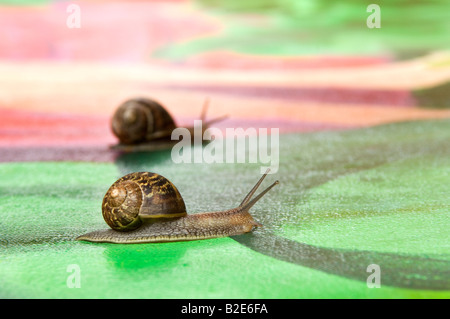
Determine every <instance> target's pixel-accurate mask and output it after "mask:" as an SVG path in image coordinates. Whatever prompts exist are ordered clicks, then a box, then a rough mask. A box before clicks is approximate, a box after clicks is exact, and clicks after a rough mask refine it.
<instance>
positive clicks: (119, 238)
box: [77, 170, 279, 244]
mask: <svg viewBox="0 0 450 319" xmlns="http://www.w3.org/2000/svg"><path fill="white" fill-rule="evenodd" d="M268 172H269V170H267V171H266V173H265V174H264V175H263V176H262V177H261V178H260V179H259V181H258V182H257V183H256V185H255V186H254V187H253V188H252V190H251V191H250V192H249V193H248V195H247V196H245V198H244V200H243V201H242V202H241V204H240V205H239V206H238V207H236V208H232V209H228V210H224V211H218V212H205V213H196V214H189V215H188V214H187V213H186V206H185V203H184V201H183V198H182V197H181V195H180V192H179V191H178V189H177V188H176V187H175V185H173V184H172V183H171V182H170V181H169V180H168V179H167V178H165V177H163V176H162V175H159V174H156V173H150V172H136V173H131V174H127V175H125V176H123V177H122V178H119V179H118V180H117V181H116V182H114V183H113V184H112V185H111V187H110V188H109V189H108V191H107V192H106V194H105V197H104V198H103V202H102V215H103V218H104V220H105V221H106V223H107V224H108V225H109V226H110V227H111V229H107V230H98V231H93V232H90V233H87V234H85V235H81V236H79V237H78V238H77V240H84V241H90V242H109V243H125V244H129V243H148V242H172V241H188V240H199V239H208V238H217V237H227V236H234V235H240V234H243V233H247V232H250V231H252V230H253V228H254V227H261V226H262V225H261V224H259V223H258V222H257V221H255V220H254V219H253V217H252V216H251V215H250V213H249V210H250V208H251V207H252V206H253V205H254V204H255V203H256V202H257V201H258V200H260V199H261V197H263V196H264V195H265V194H266V193H267V192H268V191H269V190H270V189H271V188H272V187H274V186H275V185H277V184H278V183H279V182H278V181H275V182H274V183H273V184H272V185H270V186H269V187H267V188H266V189H265V190H264V191H262V192H261V193H260V194H259V195H258V196H256V197H255V198H253V199H252V196H253V195H254V194H255V192H256V190H257V188H258V187H259V185H260V184H261V183H262V181H263V179H264V178H265V177H266V175H267V174H268Z"/></svg>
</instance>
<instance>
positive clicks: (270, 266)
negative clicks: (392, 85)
mask: <svg viewBox="0 0 450 319" xmlns="http://www.w3.org/2000/svg"><path fill="white" fill-rule="evenodd" d="M449 124H450V121H448V120H447V121H426V122H417V123H402V124H395V125H385V126H380V127H374V128H370V129H362V130H355V131H347V132H322V133H313V134H292V135H284V136H281V137H280V168H279V171H278V173H277V174H276V175H270V176H268V177H267V180H266V181H265V183H264V185H266V184H268V183H270V182H271V181H273V180H274V179H279V180H280V181H281V184H280V185H279V186H278V187H277V188H276V189H274V190H272V191H271V192H270V194H268V195H267V196H266V197H265V198H264V199H263V200H262V201H261V202H260V203H258V204H257V205H256V206H255V207H254V208H253V209H252V212H253V215H254V216H255V218H256V219H257V220H258V221H260V222H261V223H262V224H264V225H265V227H264V228H263V229H258V230H257V231H256V232H254V233H252V234H248V235H244V236H236V237H233V238H221V239H212V240H204V241H196V242H184V243H183V242H182V243H167V244H134V245H115V244H93V243H86V242H78V241H74V238H75V237H76V236H78V235H80V234H83V233H85V232H87V231H91V230H95V229H99V228H105V227H107V226H106V224H105V223H104V222H103V219H102V217H101V213H100V206H101V200H102V197H103V195H104V193H105V192H106V190H107V189H108V187H109V186H110V185H111V184H112V183H113V182H114V181H115V180H116V179H117V178H118V177H120V176H122V175H123V174H125V173H127V172H130V171H138V170H148V171H155V172H158V173H161V174H162V175H164V176H166V177H167V178H169V179H170V180H171V181H172V182H173V183H174V184H175V185H176V186H177V188H178V189H179V191H180V192H181V194H182V195H183V197H184V199H185V201H186V206H187V209H188V212H192V213H194V212H199V211H209V210H219V209H222V208H230V207H232V206H235V205H238V204H239V203H240V201H241V200H242V198H243V197H244V196H245V194H246V192H247V191H248V189H249V188H250V187H251V186H253V184H254V182H256V180H257V179H258V178H259V166H257V165H255V164H235V165H231V164H221V165H219V164H214V165H206V164H183V165H182V164H174V163H173V162H172V161H171V158H170V152H159V153H154V154H146V153H141V154H138V155H137V154H129V155H126V156H123V157H121V158H119V159H118V160H117V162H116V163H70V162H59V163H4V164H1V165H0V176H1V179H0V215H1V219H0V228H1V229H2V232H1V248H0V249H1V250H0V274H1V276H0V296H1V297H7V298H15V297H20V298H23V297H25V298H41V297H44V298H72V297H75V298H93V297H95V298H116V297H121V298H139V297H146V298H304V297H305V298H337V297H344V298H345V297H350V298H394V297H395V298H425V297H437V298H448V297H449V296H450V282H449V278H450V276H449V274H450V260H449V259H450V247H449V244H448V238H449V229H450V219H449V217H450V216H449V211H450V210H449V207H450V198H449V196H448V185H449V183H450V159H449V158H450V156H449V155H450V145H449V142H448V141H449V140H450V125H449ZM264 185H263V186H262V187H264ZM372 263H375V264H379V265H380V268H381V288H379V289H375V288H374V289H369V288H368V287H367V284H366V279H367V277H368V276H369V273H367V272H366V269H367V266H368V265H369V264H372ZM72 264H76V265H78V266H79V267H80V270H81V288H68V286H67V283H66V281H67V279H68V277H69V275H71V273H70V272H67V268H68V267H69V265H72Z"/></svg>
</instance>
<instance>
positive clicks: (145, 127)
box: [111, 98, 223, 150]
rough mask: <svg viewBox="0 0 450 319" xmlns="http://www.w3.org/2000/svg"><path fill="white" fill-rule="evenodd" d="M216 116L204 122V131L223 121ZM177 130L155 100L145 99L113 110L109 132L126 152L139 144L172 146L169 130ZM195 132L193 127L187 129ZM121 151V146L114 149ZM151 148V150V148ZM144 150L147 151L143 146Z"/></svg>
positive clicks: (134, 99) (206, 103)
mask: <svg viewBox="0 0 450 319" xmlns="http://www.w3.org/2000/svg"><path fill="white" fill-rule="evenodd" d="M208 102H209V101H208V100H206V102H205V104H204V107H203V110H202V114H201V120H202V121H204V120H205V116H206V110H207V107H208ZM222 119H223V117H219V118H216V119H213V120H210V121H208V122H206V123H205V125H204V129H206V128H207V127H208V125H210V124H211V123H214V122H217V121H219V120H222ZM175 128H177V125H176V123H175V121H174V119H173V117H172V116H171V115H170V114H169V112H168V111H167V110H166V109H165V108H164V107H163V106H162V105H161V104H160V103H159V102H157V101H155V100H152V99H148V98H133V99H130V100H127V101H125V102H124V103H122V104H121V105H119V107H118V108H117V109H116V111H115V112H114V114H113V117H112V120H111V129H112V132H113V133H114V135H115V136H116V137H117V138H118V139H119V143H120V145H123V148H125V149H130V146H131V149H133V150H138V149H139V148H136V147H133V146H136V145H137V146H139V144H149V143H154V144H157V143H160V144H163V146H171V144H173V143H171V138H170V137H171V134H172V131H173V130H174V129H175ZM188 129H189V130H190V131H194V128H193V127H189V128H188ZM115 148H118V149H120V148H121V147H118V146H116V147H115ZM150 149H153V148H150ZM143 150H146V149H145V147H144V148H143Z"/></svg>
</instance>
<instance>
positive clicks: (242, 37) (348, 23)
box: [156, 0, 450, 59]
mask: <svg viewBox="0 0 450 319" xmlns="http://www.w3.org/2000/svg"><path fill="white" fill-rule="evenodd" d="M196 3H197V7H199V8H200V9H201V10H204V11H206V12H209V13H211V14H212V15H213V16H215V17H216V18H218V20H219V21H220V22H221V23H222V24H223V30H221V33H220V34H219V35H214V36H211V37H205V38H201V39H197V40H193V41H189V42H183V43H180V44H178V45H173V44H171V46H168V47H164V48H161V49H160V50H159V51H158V52H157V54H156V55H158V56H164V57H173V58H180V59H181V58H183V57H185V56H189V55H193V54H197V53H200V52H208V51H214V50H227V51H236V52H241V53H246V54H258V55H294V56H295V55H359V56H362V55H375V56H380V55H385V56H389V57H394V58H397V59H403V58H410V57H413V56H421V55H423V54H426V53H427V52H430V51H435V50H443V49H450V42H449V41H448V40H449V37H448V34H449V32H450V20H449V19H448V12H449V10H450V2H448V1H446V0H434V1H412V0H389V1H377V2H368V1H363V0H357V1H354V0H353V1H330V0H310V1H297V0H287V1H272V0H253V1H239V0H231V1H229V0H226V1H223V0H197V1H196ZM371 3H376V4H377V5H379V7H380V13H381V14H380V21H381V28H373V29H371V28H368V27H367V23H366V20H367V19H368V17H369V16H370V15H371V14H372V13H373V11H370V12H367V7H368V5H369V4H371Z"/></svg>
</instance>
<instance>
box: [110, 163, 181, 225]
mask: <svg viewBox="0 0 450 319" xmlns="http://www.w3.org/2000/svg"><path fill="white" fill-rule="evenodd" d="M102 215H103V218H104V219H105V221H106V223H107V224H108V225H109V226H110V227H111V228H112V229H114V230H119V231H130V230H134V229H136V228H138V227H139V226H141V224H142V222H143V219H146V218H176V217H182V216H186V215H187V213H186V206H185V203H184V200H183V198H182V197H181V195H180V192H179V191H178V189H177V188H176V187H175V186H174V185H173V184H172V183H171V182H170V181H169V180H168V179H167V178H165V177H164V176H161V175H159V174H155V173H150V172H136V173H131V174H128V175H125V176H123V177H122V178H120V179H118V180H117V181H116V182H114V184H112V185H111V187H110V188H109V189H108V191H107V192H106V195H105V197H104V198H103V203H102Z"/></svg>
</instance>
